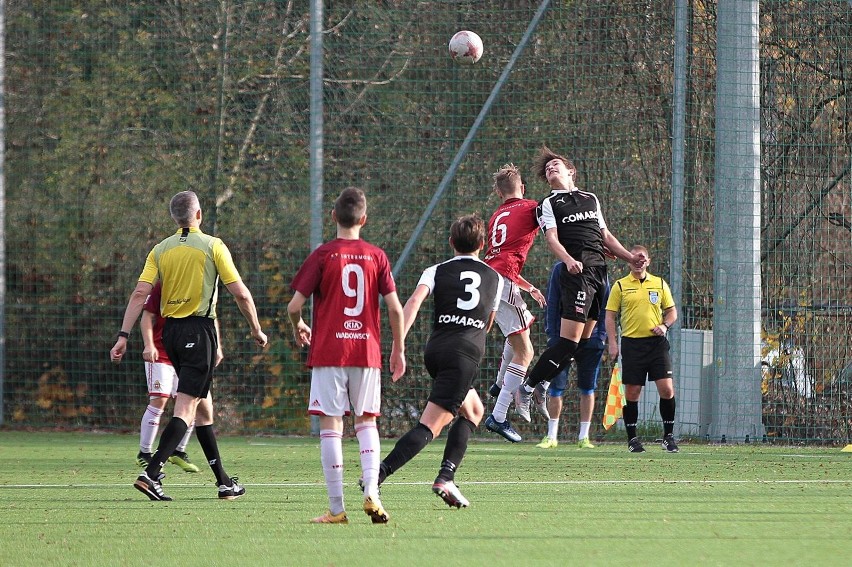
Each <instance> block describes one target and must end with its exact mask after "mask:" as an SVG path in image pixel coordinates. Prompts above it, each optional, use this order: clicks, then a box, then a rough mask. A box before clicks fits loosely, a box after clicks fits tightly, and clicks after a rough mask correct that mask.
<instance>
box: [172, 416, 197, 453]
mask: <svg viewBox="0 0 852 567" xmlns="http://www.w3.org/2000/svg"><path fill="white" fill-rule="evenodd" d="M193 431H195V420H192V423H190V424H189V427H187V428H186V434H185V435H184V436H183V439H181V440H180V443H178V446H177V448H176V449H175V451H180V452H181V453H186V445H187V444H188V443H189V438H190V437H192V432H193Z"/></svg>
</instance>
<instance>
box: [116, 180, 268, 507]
mask: <svg viewBox="0 0 852 567" xmlns="http://www.w3.org/2000/svg"><path fill="white" fill-rule="evenodd" d="M169 212H170V213H171V216H172V219H174V221H175V222H176V223H177V225H178V227H179V228H178V230H177V232H176V233H175V234H173V235H172V236H169V237H168V238H166V239H165V240H163V241H162V242H160V243H159V244H157V245H156V246H154V248H153V249H152V250H151V252H149V253H148V257H147V259H146V260H145V267H144V269H143V270H142V274H141V275H140V276H139V281H138V283H137V284H136V289H134V290H133V293H132V294H131V295H130V300H129V301H128V303H127V309H126V310H125V312H124V320H123V321H122V325H121V330H120V331H119V333H118V338H117V339H116V342H115V345H114V346H113V348H112V350H111V351H110V357H111V359H112V361H113V362H120V361H121V359H122V357H123V356H124V353H125V352H126V350H127V339H128V338H129V336H130V330H131V329H132V328H133V325H134V324H135V322H136V319H138V318H139V315H140V313H141V312H142V306H143V304H144V303H145V298H146V297H147V296H148V294H149V293H150V292H151V289H152V287H153V284H154V283H155V282H156V281H157V280H158V279H159V280H161V281H162V297H161V301H160V311H161V313H162V315H163V317H164V318H165V319H166V323H165V327H164V328H163V344H164V346H165V347H166V353H167V354H168V355H169V359H170V360H171V361H172V363H173V365H174V368H175V372H176V373H177V376H178V387H177V397H176V399H175V406H174V411H173V415H172V418H171V420H169V423H168V425H167V426H166V428H165V429H164V430H163V433H162V435H161V436H160V444H159V446H158V447H157V452H156V453H154V456H153V458H152V459H151V462H150V464H149V465H148V467H147V468H146V469H145V471H144V472H143V473H142V474H140V475H139V477H138V478H137V479H136V482H135V483H134V484H133V486H134V487H135V488H136V489H138V490H139V491H141V492H142V493H144V494H145V495H146V496H147V497H148V498H150V499H151V500H171V497H169V496H167V495H166V494H164V493H163V487H162V484H161V483H160V480H161V479H162V478H163V476H164V475H163V474H162V468H163V466H164V465H165V463H166V460H167V459H168V458H169V456H170V455H171V454H172V452H173V451H174V450H175V448H176V447H177V444H178V443H179V442H180V440H181V438H183V436H184V434H185V433H186V430H187V427H188V426H189V424H191V423H192V422H193V420H194V421H195V435H196V437H197V438H198V442H199V443H200V444H201V448H202V450H203V451H204V455H205V457H207V462H208V463H209V465H210V468H211V469H213V474H215V475H216V481H217V484H218V485H219V498H222V499H226V500H233V499H235V498H239V497H240V496H242V495H243V494H245V488H243V487H242V486H241V485H240V484H238V483H237V482H236V481H237V478H236V477H230V476H228V474H227V473H226V472H225V469H224V467H223V466H222V460H221V458H220V457H219V448H218V445H217V443H216V435H215V433H214V432H213V398H212V397H211V395H210V385H211V383H212V381H213V368H214V367H215V365H216V350H217V348H218V339H217V334H216V327H215V319H216V301H217V298H218V288H219V280H221V281H222V283H223V284H224V285H225V287H226V288H227V289H228V291H229V292H231V294H233V296H234V299H235V300H236V302H237V305H238V306H239V308H240V311H241V312H242V314H243V316H244V317H245V318H246V321H248V324H249V327H250V329H251V336H252V337H253V338H254V340H255V342H256V343H257V344H258V346H261V347H263V346H266V335H265V334H264V333H263V331H262V330H261V328H260V322H259V321H258V318H257V310H256V308H255V305H254V299H253V298H252V295H251V292H250V291H249V289H248V288H247V287H246V286H245V284H243V281H242V279H241V278H240V274H239V272H238V271H237V269H236V267H235V266H234V261H233V260H232V259H231V253H230V251H229V250H228V247H227V246H225V244H224V243H223V242H222V240H220V239H219V238H216V237H214V236H209V235H207V234H204V233H203V232H201V230H200V228H199V227H200V226H201V219H202V215H201V205H200V203H199V202H198V196H196V194H195V193H193V192H192V191H182V192H180V193H178V194H177V195H175V196H174V197H172V200H171V202H170V203H169ZM147 356H149V357H150V358H151V360H149V362H154V361H156V359H157V356H158V353H157V352H156V351H155V352H153V353H148V354H147Z"/></svg>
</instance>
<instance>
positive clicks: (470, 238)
mask: <svg viewBox="0 0 852 567" xmlns="http://www.w3.org/2000/svg"><path fill="white" fill-rule="evenodd" d="M450 240H451V241H452V243H453V248H455V250H456V252H461V253H462V254H470V253H471V252H476V251H477V250H479V249H480V248H482V247H483V246H484V245H485V223H484V222H482V219H481V218H479V215H477V214H472V215H465V216H463V217H459V219H458V220H456V222H454V223H453V225H452V226H451V227H450Z"/></svg>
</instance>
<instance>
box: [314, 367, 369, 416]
mask: <svg viewBox="0 0 852 567" xmlns="http://www.w3.org/2000/svg"><path fill="white" fill-rule="evenodd" d="M381 396H382V371H381V370H379V369H378V368H362V367H359V366H343V367H341V366H319V367H315V368H313V369H312V370H311V395H310V398H308V413H310V414H313V415H327V416H344V415H349V414H350V413H354V414H355V415H357V416H359V417H360V416H363V415H367V416H370V415H372V416H376V417H378V416H379V415H381V409H382V399H381Z"/></svg>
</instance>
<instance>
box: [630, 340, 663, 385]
mask: <svg viewBox="0 0 852 567" xmlns="http://www.w3.org/2000/svg"><path fill="white" fill-rule="evenodd" d="M669 350H670V346H669V340H668V339H667V338H666V337H647V338H641V339H631V338H629V337H621V381H622V382H624V383H625V384H631V385H633V386H644V385H645V379H646V378H647V379H648V380H650V381H651V382H654V381H656V380H662V379H663V378H671V377H672V357H671V354H670V353H669Z"/></svg>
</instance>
